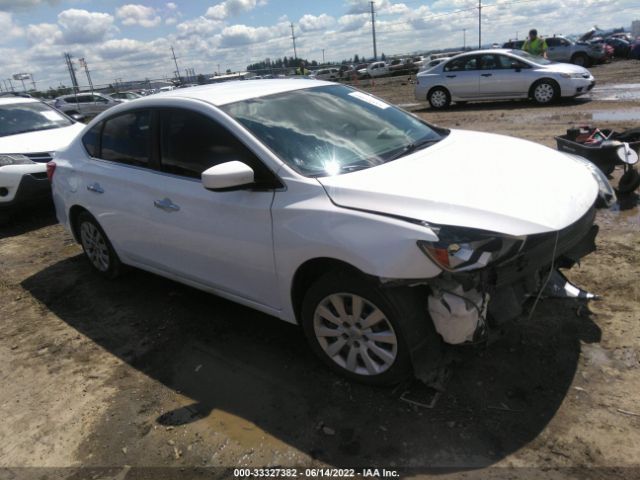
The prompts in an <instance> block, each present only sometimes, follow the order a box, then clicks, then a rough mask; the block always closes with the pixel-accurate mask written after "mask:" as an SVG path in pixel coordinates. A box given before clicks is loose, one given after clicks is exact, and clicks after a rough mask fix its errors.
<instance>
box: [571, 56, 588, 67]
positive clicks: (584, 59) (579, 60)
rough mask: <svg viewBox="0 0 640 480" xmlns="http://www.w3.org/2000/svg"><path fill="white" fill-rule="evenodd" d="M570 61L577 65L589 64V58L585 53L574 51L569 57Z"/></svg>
mask: <svg viewBox="0 0 640 480" xmlns="http://www.w3.org/2000/svg"><path fill="white" fill-rule="evenodd" d="M571 63H573V64H574V65H578V66H579V67H585V68H588V67H590V66H591V59H590V58H589V55H587V54H586V53H575V54H574V55H573V56H572V57H571Z"/></svg>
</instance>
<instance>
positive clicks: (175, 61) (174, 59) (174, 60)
mask: <svg viewBox="0 0 640 480" xmlns="http://www.w3.org/2000/svg"><path fill="white" fill-rule="evenodd" d="M171 54H172V55H173V62H174V63H175V64H176V73H177V74H178V81H179V82H180V83H182V81H181V80H180V69H179V68H178V60H176V52H174V51H173V45H171Z"/></svg>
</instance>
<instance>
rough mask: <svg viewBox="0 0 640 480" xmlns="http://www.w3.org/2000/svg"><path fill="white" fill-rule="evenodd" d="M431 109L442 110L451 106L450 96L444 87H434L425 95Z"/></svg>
mask: <svg viewBox="0 0 640 480" xmlns="http://www.w3.org/2000/svg"><path fill="white" fill-rule="evenodd" d="M427 100H428V101H429V105H431V108H435V109H440V110H441V109H444V108H447V107H448V106H449V105H450V104H451V95H449V92H448V91H447V89H446V88H444V87H435V88H433V89H432V90H431V91H430V92H429V94H428V95H427Z"/></svg>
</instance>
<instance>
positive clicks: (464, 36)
mask: <svg viewBox="0 0 640 480" xmlns="http://www.w3.org/2000/svg"><path fill="white" fill-rule="evenodd" d="M466 49H467V29H466V28H463V29H462V50H466Z"/></svg>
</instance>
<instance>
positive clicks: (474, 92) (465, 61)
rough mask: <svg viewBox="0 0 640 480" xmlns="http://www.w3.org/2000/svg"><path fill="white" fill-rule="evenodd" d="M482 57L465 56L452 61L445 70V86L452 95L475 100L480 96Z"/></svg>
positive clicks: (443, 73) (443, 72) (443, 71)
mask: <svg viewBox="0 0 640 480" xmlns="http://www.w3.org/2000/svg"><path fill="white" fill-rule="evenodd" d="M479 59H480V55H465V56H463V57H457V58H454V59H452V60H450V61H449V62H448V63H447V64H446V65H445V66H444V68H443V70H442V75H443V77H444V78H443V79H442V81H443V85H444V86H446V87H447V89H448V90H449V91H450V92H451V95H452V96H454V97H459V98H473V97H477V96H478V95H479V94H480V61H479Z"/></svg>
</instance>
